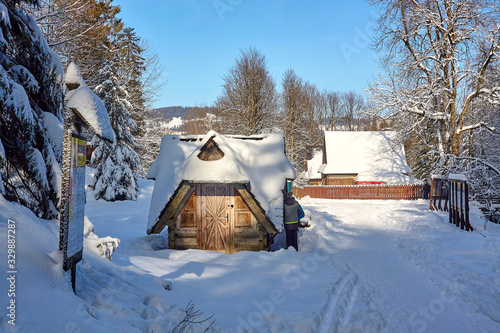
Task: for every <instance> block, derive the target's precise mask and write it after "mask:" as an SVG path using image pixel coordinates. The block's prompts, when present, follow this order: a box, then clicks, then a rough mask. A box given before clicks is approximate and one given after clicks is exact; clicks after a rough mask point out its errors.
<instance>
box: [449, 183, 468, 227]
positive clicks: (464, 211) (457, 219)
mask: <svg viewBox="0 0 500 333" xmlns="http://www.w3.org/2000/svg"><path fill="white" fill-rule="evenodd" d="M448 181H449V184H450V195H449V197H450V200H449V202H450V211H449V215H450V223H453V224H454V225H456V226H457V227H459V228H460V229H462V230H464V229H465V230H466V231H473V230H474V228H473V227H472V226H471V225H470V221H469V185H468V184H467V179H466V178H465V176H463V175H457V174H450V175H449V176H448Z"/></svg>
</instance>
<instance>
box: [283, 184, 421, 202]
mask: <svg viewBox="0 0 500 333" xmlns="http://www.w3.org/2000/svg"><path fill="white" fill-rule="evenodd" d="M422 190H423V185H352V186H348V185H318V186H304V187H294V188H293V195H294V196H295V197H297V198H303V197H305V196H310V197H311V198H322V199H361V200H416V199H420V198H422Z"/></svg>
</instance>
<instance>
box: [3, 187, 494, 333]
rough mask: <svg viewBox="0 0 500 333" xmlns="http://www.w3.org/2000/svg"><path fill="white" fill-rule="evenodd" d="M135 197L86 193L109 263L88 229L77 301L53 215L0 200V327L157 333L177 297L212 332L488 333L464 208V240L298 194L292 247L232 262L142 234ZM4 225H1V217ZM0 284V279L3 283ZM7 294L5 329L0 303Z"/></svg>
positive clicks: (384, 213)
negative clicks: (306, 222) (109, 249)
mask: <svg viewBox="0 0 500 333" xmlns="http://www.w3.org/2000/svg"><path fill="white" fill-rule="evenodd" d="M139 184H140V193H139V199H138V200H137V201H135V202H130V201H127V202H114V203H108V202H104V201H97V202H96V201H95V200H94V199H93V196H92V193H88V196H87V207H86V215H87V218H88V219H87V223H86V228H87V229H90V228H91V224H90V222H91V223H92V224H94V225H95V231H96V233H97V234H98V235H99V236H100V237H104V236H111V237H113V238H119V239H120V245H119V246H118V248H117V250H116V252H115V253H114V254H113V259H112V261H111V262H110V261H109V260H107V259H105V258H103V257H101V256H99V250H97V248H95V244H97V243H98V240H97V236H96V235H95V234H93V233H92V232H91V231H90V230H87V231H88V234H89V237H88V239H87V240H86V241H85V254H84V260H83V261H82V262H81V263H79V264H78V269H77V271H78V272H77V274H78V278H77V295H76V296H75V295H74V294H73V292H72V291H71V286H70V279H69V274H68V273H63V272H62V268H61V265H62V263H61V257H60V255H59V251H57V248H58V232H59V229H58V228H59V227H58V223H57V221H55V220H53V221H46V220H41V219H38V218H37V217H36V216H34V215H33V214H32V213H31V212H29V211H28V210H27V209H26V208H24V207H22V206H20V205H18V204H13V203H9V202H6V201H5V200H4V199H3V198H2V197H1V196H0V234H2V235H4V236H3V237H2V239H1V241H0V254H1V256H2V258H3V259H2V260H1V262H2V266H1V267H2V271H3V274H4V276H7V267H6V265H5V263H6V262H7V241H6V239H7V237H6V236H5V235H7V229H8V223H7V219H11V220H13V221H15V230H16V234H15V235H16V269H17V274H16V281H15V285H14V288H15V294H16V295H15V297H10V296H8V295H7V294H8V292H9V288H12V284H11V282H12V281H8V280H7V279H6V278H3V279H1V280H0V294H1V295H2V296H1V297H0V308H1V309H3V310H2V312H3V313H1V317H0V331H2V330H4V331H8V332H10V331H12V332H16V331H17V332H170V331H172V329H173V328H174V327H175V326H176V325H177V324H178V323H179V322H180V321H181V320H182V319H183V318H184V316H185V313H184V312H183V311H182V310H183V309H186V307H187V306H188V304H189V302H192V304H193V305H194V309H195V310H198V311H200V312H202V314H201V315H200V316H199V317H198V318H197V319H205V318H208V317H210V316H211V315H213V317H212V318H211V319H210V320H208V321H206V322H203V323H201V324H199V325H195V326H193V330H192V332H198V331H203V330H204V329H205V328H206V327H207V326H208V325H209V323H210V322H212V321H213V320H214V319H215V323H214V324H213V326H212V331H213V332H237V331H240V332H245V331H248V332H252V331H254V332H499V331H500V226H499V225H494V224H491V223H490V224H488V225H487V228H486V230H482V229H483V227H482V226H484V221H483V220H481V219H480V218H479V215H478V214H477V212H476V211H473V212H472V215H471V219H472V223H473V225H475V226H477V227H478V230H479V231H480V232H481V233H479V232H472V233H468V232H465V231H461V230H460V229H458V228H456V227H454V226H452V225H450V224H449V223H448V222H447V215H446V214H445V213H434V212H431V211H429V210H428V202H426V201H423V200H420V201H349V200H324V199H310V198H306V199H303V200H301V204H302V206H303V207H304V209H305V210H306V213H307V216H306V218H310V220H311V225H312V226H311V227H310V228H308V229H302V230H301V231H300V232H299V248H300V251H299V252H298V253H297V252H295V251H292V250H284V249H282V246H283V241H284V240H283V237H278V239H277V244H276V245H275V251H274V252H270V253H268V252H241V253H237V254H233V255H228V254H223V253H217V252H209V251H198V250H188V251H175V250H169V249H166V239H165V238H164V237H163V236H165V237H166V235H163V234H162V235H151V236H146V225H147V218H148V216H147V214H148V211H149V202H150V199H151V193H152V189H153V182H151V181H146V180H141V181H140V182H139ZM11 225H12V223H11ZM7 277H8V276H7ZM12 299H15V323H16V325H15V326H12V325H10V324H9V323H8V321H9V320H11V319H10V318H9V317H8V316H7V314H8V313H9V311H10V310H9V309H7V307H8V306H9V304H10V303H9V302H10V301H11V300H12Z"/></svg>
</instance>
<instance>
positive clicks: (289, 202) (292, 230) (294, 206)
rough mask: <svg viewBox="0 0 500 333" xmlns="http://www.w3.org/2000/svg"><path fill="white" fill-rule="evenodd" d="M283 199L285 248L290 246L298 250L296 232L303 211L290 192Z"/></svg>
mask: <svg viewBox="0 0 500 333" xmlns="http://www.w3.org/2000/svg"><path fill="white" fill-rule="evenodd" d="M286 196H287V197H286V199H285V220H284V222H285V231H286V248H287V249H288V248H289V247H290V246H293V247H294V248H295V251H298V250H299V244H298V240H297V232H298V231H299V219H300V218H301V217H304V211H303V210H302V207H301V206H300V205H299V203H298V202H297V201H296V200H295V198H294V197H293V195H292V193H291V192H288V193H287V195H286Z"/></svg>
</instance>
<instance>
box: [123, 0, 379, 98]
mask: <svg viewBox="0 0 500 333" xmlns="http://www.w3.org/2000/svg"><path fill="white" fill-rule="evenodd" d="M114 3H115V4H116V5H120V6H121V9H122V12H121V13H120V15H119V17H121V18H122V19H123V21H124V22H125V24H126V25H127V26H130V27H132V28H135V30H136V32H137V34H138V35H139V36H140V37H141V38H143V39H145V40H147V41H148V43H149V44H150V45H151V46H152V48H153V51H154V52H156V53H157V54H158V56H159V59H160V63H161V66H162V67H163V79H164V80H166V81H167V85H166V86H165V87H164V89H163V92H162V94H161V97H160V98H159V100H158V101H157V102H156V103H155V107H163V106H173V105H182V106H195V105H197V106H202V105H208V106H209V105H211V104H212V102H213V101H215V99H216V98H217V97H218V96H220V95H221V92H222V87H221V85H222V84H223V80H222V77H223V76H224V75H225V74H226V73H227V72H228V69H229V68H230V67H232V66H233V65H234V63H235V61H236V59H237V58H238V57H239V54H240V51H241V50H242V49H247V48H249V47H255V48H256V49H257V50H258V51H260V52H261V53H262V54H264V55H265V57H266V60H267V62H268V68H269V71H270V73H271V75H272V77H273V78H274V80H275V82H276V85H277V87H278V89H280V85H281V79H282V75H283V73H284V72H285V70H286V69H288V68H292V69H294V70H295V72H296V73H297V74H298V75H299V76H301V77H302V78H303V79H304V80H306V81H309V82H311V83H313V84H316V86H317V87H318V88H319V89H320V90H323V89H327V90H331V91H340V92H343V91H349V90H353V91H355V92H358V93H363V90H364V89H365V88H366V83H367V81H368V80H370V79H371V78H372V77H374V76H375V75H376V74H377V73H378V70H377V64H376V56H375V54H374V52H373V51H372V50H371V49H370V47H369V43H370V41H369V38H370V37H371V34H372V30H373V23H372V21H371V20H373V19H374V18H375V17H376V9H375V8H373V7H370V6H369V5H368V4H367V3H366V2H365V1H364V0H351V1H340V0H330V1H326V0H324V1H323V0H318V1H314V0H312V1H306V0H276V1H272V0H182V1H181V0H141V1H137V0H115V1H114Z"/></svg>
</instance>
